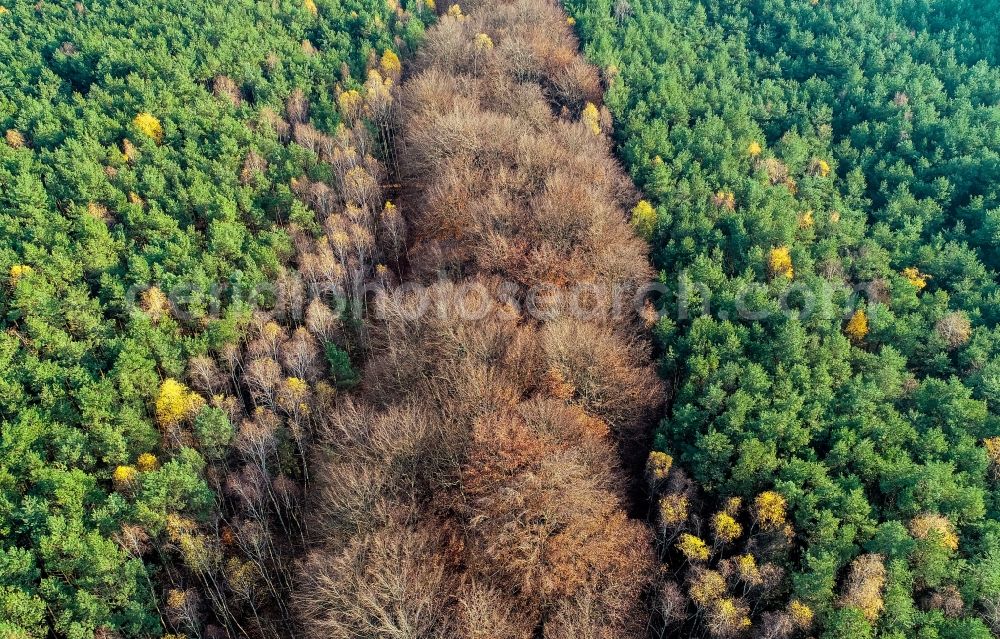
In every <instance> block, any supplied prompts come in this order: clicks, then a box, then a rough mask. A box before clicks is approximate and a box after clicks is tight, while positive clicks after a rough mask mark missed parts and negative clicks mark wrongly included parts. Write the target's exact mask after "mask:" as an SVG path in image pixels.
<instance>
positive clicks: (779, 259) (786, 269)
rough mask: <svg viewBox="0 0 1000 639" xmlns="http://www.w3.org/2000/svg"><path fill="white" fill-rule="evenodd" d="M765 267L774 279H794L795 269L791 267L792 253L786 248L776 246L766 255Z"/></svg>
mask: <svg viewBox="0 0 1000 639" xmlns="http://www.w3.org/2000/svg"><path fill="white" fill-rule="evenodd" d="M767 266H768V268H770V269H771V274H772V275H773V276H775V277H784V278H787V279H792V278H793V277H795V267H794V266H792V253H791V250H790V249H789V248H788V247H787V246H776V247H774V248H773V249H771V252H770V253H768V255H767Z"/></svg>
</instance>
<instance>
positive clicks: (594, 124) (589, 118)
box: [580, 102, 601, 135]
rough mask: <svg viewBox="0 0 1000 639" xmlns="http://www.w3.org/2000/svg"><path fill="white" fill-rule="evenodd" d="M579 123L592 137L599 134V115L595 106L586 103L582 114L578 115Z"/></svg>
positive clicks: (591, 103)
mask: <svg viewBox="0 0 1000 639" xmlns="http://www.w3.org/2000/svg"><path fill="white" fill-rule="evenodd" d="M580 121H581V122H583V123H584V125H586V127H587V129H588V130H589V131H590V132H591V133H593V134H594V135H600V134H601V113H600V111H598V110H597V106H596V105H595V104H594V103H593V102H588V103H587V105H586V106H585V107H583V113H581V114H580Z"/></svg>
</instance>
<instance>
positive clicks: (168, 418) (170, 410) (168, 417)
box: [156, 378, 205, 428]
mask: <svg viewBox="0 0 1000 639" xmlns="http://www.w3.org/2000/svg"><path fill="white" fill-rule="evenodd" d="M204 405H205V400H204V399H203V398H202V397H201V396H200V395H198V394H197V393H195V392H194V391H192V390H191V389H189V388H188V387H187V386H185V385H184V384H182V383H180V382H178V381H177V380H176V379H173V378H167V379H165V380H163V383H162V384H160V392H159V394H158V395H157V397H156V421H157V423H158V424H159V425H160V426H162V427H164V428H167V427H172V426H177V425H178V424H180V423H182V422H184V421H187V420H188V419H191V418H193V417H194V416H195V415H196V414H197V413H198V411H199V410H201V407H202V406H204Z"/></svg>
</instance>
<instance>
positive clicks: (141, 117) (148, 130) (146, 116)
mask: <svg viewBox="0 0 1000 639" xmlns="http://www.w3.org/2000/svg"><path fill="white" fill-rule="evenodd" d="M132 123H133V124H134V125H135V128H137V129H139V132H140V133H142V134H143V135H145V136H146V137H149V138H152V139H153V140H154V141H155V142H156V143H157V144H160V143H161V142H163V125H161V124H160V120H159V119H158V118H157V117H156V116H155V115H153V114H151V113H148V112H146V111H143V112H142V113H140V114H138V115H137V116H135V118H134V119H133V120H132Z"/></svg>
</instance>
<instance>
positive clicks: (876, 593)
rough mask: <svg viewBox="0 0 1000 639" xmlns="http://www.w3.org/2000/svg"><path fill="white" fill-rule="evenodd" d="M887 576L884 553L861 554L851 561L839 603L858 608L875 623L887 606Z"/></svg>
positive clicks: (846, 606) (844, 606) (843, 605)
mask: <svg viewBox="0 0 1000 639" xmlns="http://www.w3.org/2000/svg"><path fill="white" fill-rule="evenodd" d="M885 576H886V573H885V562H884V560H883V558H882V555H878V554H867V555H861V556H860V557H858V558H857V559H855V560H854V561H853V562H852V563H851V569H850V572H849V574H848V576H847V581H846V582H845V583H844V591H843V595H842V596H841V598H840V600H839V601H838V605H840V606H841V607H843V608H857V609H858V610H860V611H861V613H862V614H864V616H865V619H867V620H868V621H869V622H873V623H874V622H875V621H876V620H877V619H878V617H879V615H880V614H881V613H882V609H883V608H885V602H884V601H883V599H882V589H883V588H884V587H885Z"/></svg>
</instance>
